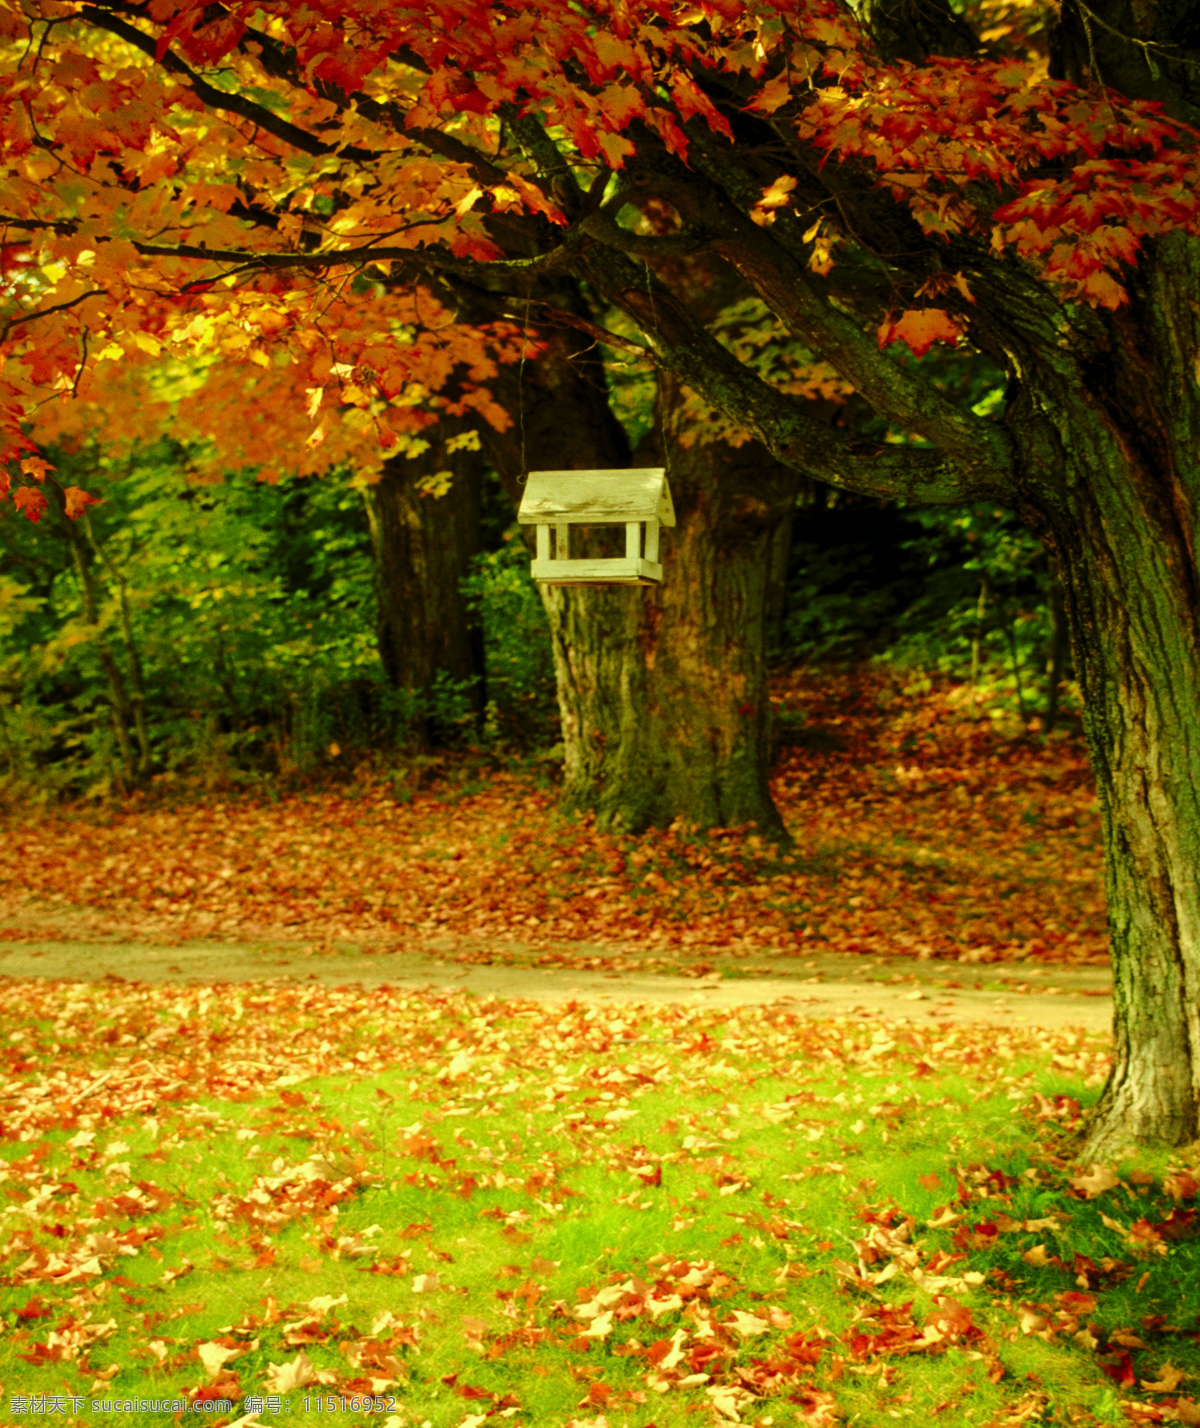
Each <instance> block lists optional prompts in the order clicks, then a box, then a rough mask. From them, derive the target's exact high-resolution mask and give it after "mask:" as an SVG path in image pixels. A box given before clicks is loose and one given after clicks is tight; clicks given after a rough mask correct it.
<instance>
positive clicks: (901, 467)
mask: <svg viewBox="0 0 1200 1428" xmlns="http://www.w3.org/2000/svg"><path fill="white" fill-rule="evenodd" d="M579 269H580V271H581V276H583V277H585V278H586V280H587V281H588V282H589V283H591V284H592V285H593V287H594V288H595V289H596V290H597V291H599V292H601V293H603V294H604V296H605V298H606V299H607V300H608V301H609V302H611V303H613V304H614V306H617V307H619V308H620V309H621V310H622V311H623V312H626V313H628V315H629V316H630V317H632V318H633V320H634V321H635V322H636V323H637V324H638V326H639V327H640V328H641V329H642V331H643V333H644V334H645V337H646V342H647V345H648V346H649V347H650V349H651V350H652V351H653V353H654V355H655V357H656V358H657V360H658V361H659V362H660V363H661V365H662V366H663V367H665V368H667V369H668V370H669V371H671V372H672V373H673V374H674V375H675V376H676V377H678V378H679V379H680V380H681V381H683V382H685V383H686V384H687V385H688V386H689V387H692V388H693V389H694V390H695V391H697V392H699V393H700V394H701V395H702V396H703V397H704V398H705V399H706V400H707V401H709V402H711V403H712V405H713V406H715V407H718V408H719V409H721V410H722V411H724V412H725V413H727V414H728V415H730V416H732V417H733V418H734V419H735V420H736V421H737V422H738V423H739V424H740V425H742V426H744V427H745V428H746V429H747V430H749V431H752V432H753V433H754V434H755V436H757V437H758V439H759V440H760V441H761V442H762V443H763V444H764V445H765V446H766V447H767V448H768V449H769V450H770V451H771V453H772V454H773V455H774V456H775V457H776V458H777V459H778V460H780V461H782V462H783V463H784V464H785V465H787V466H790V467H792V468H793V469H795V470H797V471H802V472H804V473H805V474H806V475H809V476H812V477H815V478H817V479H818V480H821V481H825V482H827V483H829V484H830V485H832V486H839V487H842V488H844V489H846V490H850V491H861V492H863V493H865V494H868V495H874V496H884V497H889V498H892V499H896V500H903V501H910V502H915V503H925V504H934V505H937V504H953V503H956V502H961V501H968V500H977V499H986V498H1001V497H1006V496H1009V495H1010V494H1011V491H1012V490H1013V489H1014V475H1013V469H1012V463H1011V461H1010V460H1009V459H1008V446H1007V441H1006V440H1005V438H1004V437H1003V434H1002V433H1000V432H999V430H998V429H997V428H993V427H991V424H990V423H983V422H982V421H981V419H979V418H974V420H975V421H977V422H980V424H981V425H983V426H985V427H987V428H989V429H988V430H987V431H986V433H985V437H986V439H980V440H979V441H977V442H976V444H975V447H974V449H973V451H972V452H971V453H969V454H968V455H966V456H962V455H959V454H957V453H950V452H947V451H945V450H934V451H931V450H921V449H919V448H911V447H901V446H893V445H890V444H886V443H869V444H867V443H862V442H854V441H851V440H847V438H845V437H844V436H842V435H840V434H839V433H837V432H835V431H834V430H832V429H831V428H830V427H828V426H825V425H824V424H823V423H822V422H820V421H817V420H816V419H815V418H814V417H813V416H812V415H811V413H810V410H809V408H808V404H807V403H806V402H804V401H803V400H801V399H800V398H797V397H792V396H789V395H787V394H786V393H783V392H780V391H778V390H776V388H774V387H772V386H770V385H769V384H768V383H767V382H764V381H763V380H762V379H761V378H759V377H758V376H756V375H755V374H754V373H753V372H752V371H751V370H750V369H749V368H748V367H747V366H746V365H745V364H744V363H742V362H740V361H739V360H738V359H737V358H736V357H735V356H734V355H733V354H732V353H731V352H729V351H728V349H727V348H725V347H724V346H722V344H721V343H720V342H718V341H717V339H716V338H715V337H713V336H712V335H711V334H710V333H709V332H708V331H706V329H705V328H704V327H702V326H701V325H700V324H699V323H698V322H697V321H696V320H695V319H694V318H693V317H692V315H691V314H690V313H689V312H688V310H687V308H686V307H685V306H684V304H683V302H682V301H681V300H679V299H677V298H676V297H675V296H674V295H673V294H672V293H670V292H668V291H667V290H666V289H665V288H664V287H663V286H662V285H661V284H658V283H654V282H652V281H649V280H648V276H647V274H646V273H645V272H643V271H641V270H640V269H639V268H638V267H636V266H635V265H634V264H632V263H630V262H629V261H628V260H627V259H626V258H624V257H623V256H622V255H620V254H617V253H615V252H613V251H612V250H608V251H604V250H601V249H590V250H586V251H585V252H584V253H583V254H582V255H581V259H580V263H579ZM993 432H995V433H996V435H997V436H998V437H999V440H998V441H993V440H992V439H991V437H992V434H993ZM997 447H999V448H1000V449H1001V452H1002V458H1003V459H1001V460H999V461H997V460H996V459H995V455H994V453H995V451H996V448H997Z"/></svg>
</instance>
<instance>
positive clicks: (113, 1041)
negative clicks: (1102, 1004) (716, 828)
mask: <svg viewBox="0 0 1200 1428" xmlns="http://www.w3.org/2000/svg"><path fill="white" fill-rule="evenodd" d="M0 1046H2V1047H3V1059H4V1061H5V1062H6V1063H7V1069H6V1071H5V1074H4V1076H3V1080H2V1081H0V1096H2V1097H3V1099H0V1120H2V1122H3V1152H2V1154H3V1162H0V1179H2V1187H0V1188H2V1189H3V1191H4V1194H5V1197H6V1198H5V1202H4V1203H5V1209H4V1212H3V1224H4V1231H3V1244H2V1246H0V1255H2V1258H0V1277H2V1288H0V1308H2V1311H3V1321H4V1333H3V1344H2V1347H0V1381H2V1383H3V1393H4V1412H5V1414H6V1415H7V1416H6V1419H5V1421H10V1420H11V1421H13V1422H33V1421H35V1418H37V1420H38V1421H48V1422H49V1421H53V1422H59V1423H68V1422H71V1421H72V1420H74V1421H76V1422H79V1423H83V1422H88V1423H95V1422H97V1421H98V1420H99V1418H100V1417H101V1416H102V1415H103V1412H104V1410H103V1409H94V1408H93V1407H92V1404H93V1402H95V1403H98V1404H104V1403H109V1404H116V1403H122V1402H126V1401H129V1400H134V1401H135V1403H136V1401H137V1400H139V1399H145V1400H175V1399H179V1400H186V1401H188V1402H189V1403H191V1404H195V1403H197V1402H203V1401H204V1400H210V1401H211V1404H212V1406H211V1408H210V1409H209V1410H208V1411H204V1412H203V1414H202V1421H204V1422H207V1423H232V1422H239V1421H242V1422H245V1421H256V1416H257V1421H261V1422H263V1423H265V1424H272V1423H297V1424H299V1423H309V1422H311V1423H314V1424H315V1423H327V1422H337V1423H338V1424H339V1425H342V1428H349V1425H353V1424H379V1423H387V1424H391V1425H393V1428H396V1425H406V1428H407V1425H428V1428H480V1425H483V1424H484V1423H485V1422H486V1423H487V1424H489V1425H496V1428H499V1425H501V1424H503V1423H504V1422H512V1423H514V1424H536V1425H543V1424H544V1425H550V1428H560V1425H562V1428H565V1425H569V1424H575V1425H580V1428H582V1425H588V1428H606V1425H607V1428H625V1425H628V1428H649V1425H651V1424H653V1425H656V1428H682V1425H689V1428H690V1425H695V1424H697V1423H700V1424H704V1423H708V1424H713V1423H717V1424H721V1423H738V1422H741V1423H745V1424H755V1425H764V1428H767V1425H789V1424H816V1425H822V1424H840V1423H846V1424H854V1423H857V1424H861V1425H870V1428H875V1425H881V1424H886V1423H889V1422H892V1421H905V1420H912V1421H915V1422H920V1421H922V1420H927V1419H934V1420H937V1421H938V1422H941V1423H946V1424H973V1425H994V1426H995V1428H999V1425H1007V1424H1024V1423H1028V1424H1038V1423H1063V1424H1088V1423H1104V1424H1122V1423H1126V1422H1129V1421H1133V1422H1136V1423H1156V1422H1169V1421H1182V1422H1185V1423H1196V1422H1200V1408H1196V1407H1194V1406H1192V1395H1193V1390H1194V1388H1195V1383H1196V1378H1195V1375H1197V1374H1200V1345H1198V1344H1197V1333H1196V1331H1197V1327H1198V1325H1197V1311H1198V1310H1200V1252H1198V1248H1197V1237H1196V1228H1195V1225H1194V1223H1193V1221H1194V1218H1195V1212H1194V1209H1193V1207H1192V1199H1193V1196H1194V1194H1195V1190H1196V1183H1195V1181H1194V1180H1193V1179H1192V1178H1191V1176H1190V1174H1189V1173H1188V1171H1187V1167H1186V1164H1185V1163H1184V1161H1183V1160H1182V1159H1179V1158H1176V1160H1175V1161H1174V1162H1170V1163H1168V1162H1167V1161H1166V1160H1165V1159H1164V1160H1155V1161H1147V1162H1146V1163H1144V1164H1142V1165H1140V1166H1137V1167H1120V1166H1118V1167H1113V1168H1111V1169H1109V1168H1105V1167H1101V1168H1098V1169H1086V1170H1082V1171H1081V1168H1080V1167H1078V1166H1075V1165H1073V1164H1072V1163H1071V1161H1070V1148H1071V1130H1072V1127H1073V1126H1074V1125H1075V1124H1076V1122H1077V1119H1078V1115H1079V1106H1080V1105H1081V1104H1082V1105H1086V1103H1087V1101H1088V1099H1089V1098H1090V1097H1094V1095H1095V1094H1096V1091H1097V1089H1098V1086H1099V1084H1100V1081H1101V1078H1102V1075H1103V1070H1104V1066H1105V1064H1106V1061H1105V1049H1104V1046H1103V1044H1101V1043H1100V1042H1099V1041H1092V1040H1088V1039H1087V1038H1085V1037H1083V1036H1082V1035H1080V1034H1075V1033H1048V1032H1035V1031H1028V1030H1014V1031H1011V1032H1004V1031H997V1030H996V1029H995V1028H963V1027H949V1026H937V1025H935V1024H931V1025H923V1026H920V1027H915V1026H914V1027H909V1026H905V1025H900V1024H895V1023H888V1024H881V1023H879V1022H869V1021H863V1020H857V1019H856V1020H837V1021H824V1022H817V1021H810V1020H806V1019H804V1018H801V1017H798V1016H796V1015H795V1014H793V1013H791V1012H787V1011H783V1010H778V1009H775V1008H765V1009H764V1008H747V1009H741V1010H738V1011H734V1012H724V1011H722V1012H717V1011H714V1010H709V1009H707V1008H703V1007H692V1006H688V1007H682V1006H679V1007H669V1008H655V1009H640V1008H634V1009H630V1008H628V1007H622V1008H619V1009H618V1008H612V1007H590V1006H585V1005H581V1004H569V1005H566V1006H543V1005H538V1004H535V1003H533V1002H500V1001H496V1000H492V999H485V1000H480V999H473V998H470V997H467V996H466V995H463V994H460V995H457V996H446V995H440V994H438V995H434V994H428V995H414V994H401V993H399V992H394V991H389V990H386V989H385V990H383V991H379V992H367V993H364V992H361V991H360V992H355V991H353V990H348V989H325V988H319V987H312V986H291V987H285V988H283V989H281V988H279V987H278V986H272V987H267V986H256V987H245V986H241V987H235V986H229V985H224V986H217V987H207V988H205V987H188V988H178V987H149V986H144V985H139V984H135V983H122V984H114V985H111V986H98V987H85V986H80V985H76V984H58V985H57V986H56V985H53V984H49V983H35V982H17V981H8V982H5V983H4V984H3V985H2V986H0ZM41 1395H47V1396H49V1397H48V1398H47V1399H46V1403H47V1404H52V1405H53V1407H52V1408H51V1409H50V1411H49V1412H45V1411H43V1410H39V1412H38V1413H37V1414H34V1413H32V1412H29V1413H28V1414H27V1412H26V1411H25V1408H24V1407H23V1405H24V1401H25V1400H27V1399H29V1398H31V1397H35V1396H41ZM222 1399H227V1400H229V1402H230V1403H231V1404H232V1405H233V1406H232V1408H231V1409H229V1410H223V1409H221V1408H219V1407H218V1406H217V1404H218V1403H219V1401H220V1400H222ZM273 1400H275V1401H277V1402H278V1405H279V1406H278V1408H276V1407H273V1406H272V1401H273ZM111 1412H112V1413H113V1415H114V1416H110V1418H109V1421H115V1410H111ZM177 1416H178V1417H180V1418H181V1420H182V1421H184V1422H193V1421H201V1413H200V1411H199V1410H196V1411H189V1412H188V1413H186V1414H177V1412H176V1411H175V1410H173V1409H172V1408H170V1407H169V1406H168V1407H167V1408H166V1409H165V1410H163V1411H158V1410H155V1409H152V1408H149V1407H147V1408H138V1407H136V1406H135V1407H134V1408H133V1409H132V1410H131V1411H128V1412H123V1413H122V1414H121V1416H120V1421H122V1422H125V1423H167V1422H170V1421H172V1419H174V1418H175V1417H177Z"/></svg>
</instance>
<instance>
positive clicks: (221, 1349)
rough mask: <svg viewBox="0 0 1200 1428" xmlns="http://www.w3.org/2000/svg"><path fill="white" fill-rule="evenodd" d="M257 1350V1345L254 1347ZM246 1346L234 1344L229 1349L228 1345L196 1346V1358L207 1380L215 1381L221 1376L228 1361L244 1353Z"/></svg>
mask: <svg viewBox="0 0 1200 1428" xmlns="http://www.w3.org/2000/svg"><path fill="white" fill-rule="evenodd" d="M255 1347H256V1348H257V1344H256V1345H255ZM246 1349H247V1345H245V1344H236V1345H234V1347H233V1348H230V1347H229V1345H228V1344H220V1343H216V1342H213V1343H207V1344H197V1345H196V1356H197V1358H199V1360H200V1362H201V1363H202V1364H203V1365H204V1367H205V1369H207V1371H208V1377H209V1380H210V1381H212V1380H213V1379H217V1378H219V1377H220V1375H221V1370H222V1369H223V1368H224V1367H225V1365H226V1364H227V1363H228V1362H229V1360H230V1359H236V1358H238V1357H239V1356H240V1355H241V1354H244V1353H245V1352H246Z"/></svg>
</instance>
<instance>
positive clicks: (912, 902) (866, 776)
mask: <svg viewBox="0 0 1200 1428" xmlns="http://www.w3.org/2000/svg"><path fill="white" fill-rule="evenodd" d="M774 701H775V705H776V714H777V733H778V741H779V747H778V752H777V757H776V760H775V768H774V773H773V778H772V792H773V794H774V797H775V800H776V802H777V804H778V806H779V808H780V811H781V813H782V815H783V818H784V821H785V823H786V824H787V825H788V827H789V828H790V829H791V831H792V833H793V835H794V837H795V840H796V842H795V847H794V848H793V849H791V850H790V851H788V852H785V853H783V854H782V855H780V854H779V853H778V852H777V850H775V849H774V848H773V847H772V846H771V845H769V844H767V843H766V842H764V840H763V839H761V838H760V837H759V836H758V835H757V834H756V833H755V832H754V830H753V828H723V829H708V830H701V829H698V828H695V827H692V826H690V825H686V824H684V823H683V822H677V823H676V824H674V825H672V826H671V827H670V828H667V829H659V830H653V831H651V832H649V833H647V834H645V835H642V836H638V837H633V836H623V835H614V834H608V833H603V832H601V831H599V830H598V829H597V828H596V825H595V820H594V819H593V818H591V817H590V816H589V817H580V818H577V819H563V818H560V817H559V816H558V815H557V814H556V813H555V811H554V805H555V802H556V794H555V793H554V791H553V790H551V789H546V788H543V787H539V786H538V785H537V784H536V782H535V781H532V780H531V779H529V778H527V777H524V776H521V775H518V774H516V773H513V772H511V771H491V772H489V771H486V770H485V769H483V767H482V765H481V764H480V757H481V756H480V757H477V756H472V755H469V754H468V755H464V756H462V757H461V758H459V760H458V762H457V764H455V762H454V761H453V760H449V761H448V762H447V765H446V768H445V770H444V772H445V775H446V776H445V777H444V778H443V779H442V780H441V781H440V782H439V783H435V784H434V785H433V786H432V787H430V788H428V789H425V790H420V791H416V792H412V791H411V790H409V789H408V788H404V789H402V790H400V792H397V788H396V786H395V785H394V783H393V782H392V781H386V780H380V779H379V778H378V777H377V776H373V775H368V774H366V773H364V775H363V777H362V778H361V779H360V780H359V781H358V782H356V783H353V784H351V785H349V786H344V787H341V788H338V789H334V790H328V789H327V790H314V791H312V792H309V793H306V794H297V795H294V796H289V797H281V798H279V799H278V801H271V800H264V799H262V798H255V797H253V796H250V795H243V796H239V795H233V794H231V795H230V796H228V797H227V798H225V799H223V800H216V801H212V802H206V803H205V804H203V805H188V806H185V807H170V806H165V805H162V804H161V802H160V803H158V804H156V803H154V802H153V801H145V800H143V801H141V802H138V801H136V800H135V801H131V802H130V803H128V804H126V805H122V806H113V807H111V808H105V809H94V810H91V811H86V812H85V811H81V810H79V809H78V808H75V809H71V810H70V811H53V810H41V811H36V810H35V811H25V810H13V811H10V813H9V814H8V815H7V817H6V819H5V825H4V826H5V837H4V839H3V840H2V841H0V888H3V889H6V890H7V891H6V892H5V893H4V894H3V896H2V897H0V940H2V939H4V938H8V939H11V940H21V939H24V938H40V939H45V938H47V937H53V936H54V935H55V934H56V932H59V933H61V934H62V935H64V936H68V937H69V936H77V935H81V929H82V934H83V935H90V936H106V935H107V936H113V935H116V936H120V937H122V938H126V939H127V938H128V937H130V936H137V937H156V938H164V937H165V938H168V939H175V940H188V939H192V938H201V937H214V936H229V935H236V936H238V937H241V938H247V937H255V936H264V937H265V936H270V937H273V938H288V939H292V940H295V941H300V942H306V943H308V944H309V945H310V947H312V948H316V949H321V948H326V947H332V946H334V945H335V944H336V943H338V942H339V941H342V942H347V941H348V942H351V943H354V944H356V945H359V946H364V947H366V948H368V949H370V950H373V951H376V952H380V953H399V954H401V955H403V953H404V952H405V951H407V950H410V949H413V948H416V947H417V946H418V945H420V944H421V943H422V942H428V941H430V940H431V939H441V940H442V941H445V940H447V939H449V940H452V941H456V942H457V943H458V950H457V951H456V953H455V956H456V957H457V960H460V961H465V962H498V961H503V960H514V959H519V958H526V959H528V960H531V961H532V962H534V963H535V964H537V965H543V966H563V967H570V968H594V969H597V970H610V971H617V972H620V971H623V970H631V969H634V968H637V969H639V970H682V971H685V972H689V973H692V974H694V975H697V976H702V975H705V974H706V973H710V972H711V971H712V963H711V961H709V962H705V961H704V958H705V956H706V955H708V956H709V957H711V956H712V955H713V954H720V956H721V957H723V958H728V957H734V958H736V957H750V956H764V955H765V956H768V957H770V956H809V955H812V954H820V953H824V952H850V953H859V954H871V955H888V956H893V955H906V956H919V957H927V958H956V959H958V960H962V961H966V962H989V961H1000V960H1004V959H1013V958H1022V959H1026V960H1030V961H1033V962H1038V961H1042V962H1074V963H1093V964H1097V965H1099V964H1103V963H1104V961H1105V958H1106V948H1107V933H1106V928H1105V911H1104V897H1103V890H1102V876H1101V853H1100V830H1099V813H1098V810H1097V805H1096V799H1095V793H1094V789H1093V784H1092V779H1091V775H1090V772H1089V770H1088V765H1087V756H1086V751H1085V750H1084V748H1083V747H1082V745H1081V744H1080V743H1078V742H1077V741H1073V740H1072V739H1070V738H1063V739H1058V738H1056V739H1054V740H1051V741H1048V742H1045V743H1041V744H1039V743H1035V742H1032V741H1013V740H1011V739H1006V738H1003V737H1001V735H1000V734H999V733H997V731H996V730H994V729H993V728H992V726H991V724H990V723H989V722H988V721H986V720H981V719H977V718H973V717H968V716H969V715H970V713H971V709H970V707H969V706H968V705H967V704H965V703H964V691H963V690H962V689H957V690H956V689H955V688H954V687H952V686H949V685H945V686H938V687H936V688H931V689H925V688H914V687H906V686H904V685H903V684H902V682H900V681H899V680H897V679H896V678H895V677H894V676H889V675H887V674H885V673H882V672H872V671H867V672H861V671H860V672H857V673H854V674H849V673H815V672H813V671H806V672H804V673H803V674H802V675H793V676H789V677H788V678H785V679H781V680H780V681H778V682H777V684H776V688H775V693H774ZM799 711H802V712H799ZM473 758H474V762H473V763H472V759H473ZM472 769H473V770H474V772H471V770H472ZM456 770H457V774H456ZM456 777H457V779H458V781H457V782H456ZM463 780H468V781H467V782H463ZM6 923H7V925H6ZM585 943H586V944H596V943H600V944H603V945H602V947H601V949H600V950H598V951H597V950H596V949H595V947H594V946H593V947H591V948H590V949H589V948H588V947H585V946H583V945H581V944H585Z"/></svg>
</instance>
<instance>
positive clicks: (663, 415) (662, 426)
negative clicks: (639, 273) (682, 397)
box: [642, 258, 671, 476]
mask: <svg viewBox="0 0 1200 1428" xmlns="http://www.w3.org/2000/svg"><path fill="white" fill-rule="evenodd" d="M642 267H643V268H645V270H646V296H647V297H648V298H649V299H650V314H651V316H652V317H653V319H654V330H655V331H656V332H657V331H658V308H657V307H655V305H654V288H653V287H652V286H651V283H650V264H649V263H648V262H647V261H646V260H645V258H643V259H642ZM654 380H655V383H656V384H657V387H658V434H659V439H660V440H661V441H662V453H663V472H664V474H665V475H667V476H670V474H671V455H670V452H669V450H668V448H667V401H666V397H665V395H664V393H663V378H662V365H661V363H659V361H658V359H657V358H655V359H654Z"/></svg>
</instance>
